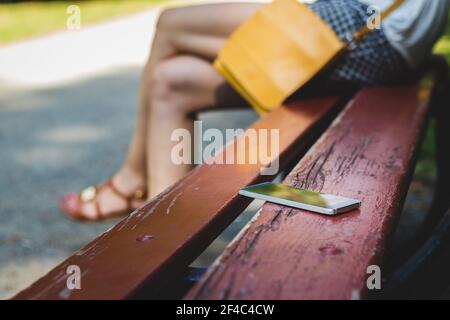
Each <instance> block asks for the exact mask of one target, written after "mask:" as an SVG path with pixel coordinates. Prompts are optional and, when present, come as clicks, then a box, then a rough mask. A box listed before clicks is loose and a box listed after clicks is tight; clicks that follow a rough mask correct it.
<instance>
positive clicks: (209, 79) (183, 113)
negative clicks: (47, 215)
mask: <svg viewBox="0 0 450 320" xmlns="http://www.w3.org/2000/svg"><path fill="white" fill-rule="evenodd" d="M260 6H261V4H258V3H216V4H206V5H195V6H189V7H182V8H174V9H168V10H166V11H164V12H163V13H162V14H161V16H160V18H159V21H158V24H157V28H156V33H155V37H154V41H153V45H152V50H151V54H150V57H149V60H148V62H147V64H146V67H145V69H144V74H143V77H142V81H141V88H140V99H139V109H138V117H137V125H136V129H135V132H134V134H133V138H132V140H131V142H130V147H129V150H128V154H127V157H126V161H125V162H124V164H123V166H122V167H121V169H120V170H119V171H118V172H117V173H116V174H115V175H114V177H113V182H114V184H115V185H116V187H117V189H119V190H120V191H121V192H122V193H125V194H132V193H133V191H134V190H136V189H137V188H139V187H141V186H143V185H145V184H146V185H147V187H148V188H149V193H150V195H155V194H157V193H159V192H160V191H161V190H162V189H164V188H165V187H167V186H168V185H169V184H171V183H173V182H175V181H176V180H178V179H179V178H180V177H182V176H183V175H184V174H185V173H186V171H187V170H189V166H176V165H174V164H173V163H172V161H171V158H170V153H171V149H172V146H173V143H172V142H171V141H170V135H171V133H172V131H173V130H174V129H177V128H186V129H188V130H192V125H193V121H192V119H193V118H192V113H193V112H196V111H200V110H202V109H204V108H207V107H214V106H215V101H214V92H215V90H216V88H217V86H218V85H219V84H220V83H223V81H224V80H223V79H222V78H221V77H220V76H219V75H218V74H217V73H216V71H215V70H214V69H213V68H212V65H211V62H212V60H213V59H214V58H215V57H216V56H217V54H218V52H219V50H220V48H221V47H222V45H223V43H224V42H225V40H226V38H227V37H228V36H229V35H230V33H231V32H232V31H233V30H234V29H235V28H236V27H238V26H239V25H240V24H241V23H242V22H244V21H245V20H246V19H248V18H249V17H250V16H251V15H252V14H253V13H254V12H255V11H256V10H257V9H258V8H259V7H260ZM97 200H98V202H99V207H100V209H101V212H102V213H103V214H104V215H105V216H107V215H108V213H109V212H113V211H116V210H120V209H121V208H124V207H125V206H126V203H125V202H124V201H123V199H121V198H120V197H118V196H117V195H116V194H115V193H114V192H112V191H111V190H109V189H108V188H105V189H103V191H102V192H101V193H100V194H99V195H98V199H97ZM72 204H73V205H72V206H73V207H77V208H78V207H79V204H78V203H76V201H75V200H73V199H72ZM66 207H67V206H66ZM80 209H81V211H82V212H83V214H85V215H86V216H87V217H88V218H89V217H94V216H95V213H96V212H95V211H96V208H95V206H94V205H93V204H92V203H87V204H82V206H81V208H80Z"/></svg>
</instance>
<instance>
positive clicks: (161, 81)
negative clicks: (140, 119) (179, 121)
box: [150, 59, 188, 112]
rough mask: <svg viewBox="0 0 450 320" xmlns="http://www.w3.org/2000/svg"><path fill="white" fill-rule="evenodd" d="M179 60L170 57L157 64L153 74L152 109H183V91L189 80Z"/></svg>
mask: <svg viewBox="0 0 450 320" xmlns="http://www.w3.org/2000/svg"><path fill="white" fill-rule="evenodd" d="M179 67H180V65H179V64H178V63H177V61H173V59H169V60H166V61H163V62H160V63H158V64H156V65H155V67H154V68H153V72H152V75H151V94H150V96H151V100H152V103H151V104H150V105H151V107H152V109H155V110H156V111H158V110H159V108H164V111H179V112H182V111H183V103H182V101H181V100H182V99H181V96H182V95H181V93H182V91H183V90H186V87H187V85H188V84H187V80H186V79H185V75H184V74H183V72H182V71H181V70H179Z"/></svg>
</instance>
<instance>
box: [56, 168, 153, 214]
mask: <svg viewBox="0 0 450 320" xmlns="http://www.w3.org/2000/svg"><path fill="white" fill-rule="evenodd" d="M146 198H147V190H146V188H145V183H144V180H143V179H142V178H141V177H140V175H138V174H136V173H134V172H133V171H132V170H129V169H127V168H123V169H121V170H120V171H119V172H118V173H117V174H116V175H115V176H114V177H113V178H111V179H110V180H108V181H107V182H105V183H104V184H102V185H100V186H97V187H88V188H86V189H84V190H83V191H82V192H80V193H69V194H66V195H65V196H64V197H63V198H62V199H61V201H60V203H59V207H60V209H61V211H62V212H63V213H65V214H66V215H67V216H69V217H70V218H72V219H75V220H81V221H87V222H96V221H102V220H106V219H110V218H116V217H120V216H126V215H128V214H130V213H131V212H133V210H135V209H136V208H138V207H140V206H141V205H143V204H144V202H145V200H146Z"/></svg>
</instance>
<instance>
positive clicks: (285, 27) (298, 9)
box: [214, 0, 405, 115]
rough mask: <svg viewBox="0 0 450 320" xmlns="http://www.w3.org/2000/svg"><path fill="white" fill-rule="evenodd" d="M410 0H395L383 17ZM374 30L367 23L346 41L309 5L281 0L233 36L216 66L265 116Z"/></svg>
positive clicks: (290, 0)
mask: <svg viewBox="0 0 450 320" xmlns="http://www.w3.org/2000/svg"><path fill="white" fill-rule="evenodd" d="M404 1H405V0H396V1H394V3H393V4H392V5H391V6H390V7H389V8H388V9H387V10H386V11H384V12H383V13H382V14H381V19H383V18H385V17H386V16H387V15H389V14H390V13H391V12H392V11H394V10H395V9H396V8H397V7H399V6H400V5H401V4H402V3H403V2H404ZM370 31H371V29H369V28H368V26H367V25H365V26H363V27H362V28H361V30H359V31H358V32H357V33H356V34H355V35H354V36H353V39H352V40H351V41H350V42H348V43H345V42H342V41H341V40H340V39H339V37H338V36H337V35H336V33H335V32H334V31H333V30H332V29H331V27H330V26H329V25H328V24H327V23H325V22H324V21H323V20H322V19H321V18H320V17H319V16H318V15H316V14H315V13H314V12H313V11H312V10H311V9H309V8H308V7H307V6H306V5H304V4H302V3H300V2H297V1H296V0H275V1H273V2H271V3H269V4H266V5H264V6H262V7H261V9H259V10H258V11H257V12H256V13H255V14H254V15H253V16H252V17H251V18H250V19H249V20H247V21H246V22H244V23H243V24H242V25H241V26H240V27H239V28H238V29H237V30H236V31H235V32H234V33H233V34H232V35H231V36H230V38H229V39H228V40H227V41H226V43H225V45H224V47H223V48H222V50H221V51H220V53H219V55H218V57H217V59H216V60H215V61H214V67H215V68H216V69H217V70H218V71H219V73H220V74H222V75H223V76H224V78H225V79H226V80H227V81H228V82H229V83H230V85H231V86H232V87H233V88H234V89H235V90H236V91H237V92H239V94H240V95H241V96H242V97H243V98H245V99H246V100H247V101H248V102H249V103H250V104H251V105H252V106H253V108H254V109H255V110H256V111H257V112H258V113H259V114H260V115H265V114H266V113H268V112H269V111H271V110H273V109H275V108H277V107H278V106H280V105H281V104H282V103H283V101H284V100H285V99H286V98H287V97H288V96H290V95H291V94H292V93H294V92H295V91H296V90H298V89H299V88H301V87H302V86H303V85H304V84H305V83H306V82H308V81H309V80H310V79H311V78H313V77H314V76H315V75H316V74H317V73H318V72H319V71H320V70H322V69H323V68H324V67H326V66H327V65H329V64H330V63H332V61H334V60H335V59H336V58H337V57H339V55H340V54H341V53H343V52H345V51H346V49H347V48H348V47H349V45H350V44H351V43H359V42H360V41H361V40H362V39H363V37H364V36H366V35H367V34H368V33H369V32H370Z"/></svg>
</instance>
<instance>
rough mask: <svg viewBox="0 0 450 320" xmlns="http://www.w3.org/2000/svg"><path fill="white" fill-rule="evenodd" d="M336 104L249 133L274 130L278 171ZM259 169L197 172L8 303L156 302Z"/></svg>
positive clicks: (303, 105) (296, 110) (300, 108)
mask: <svg viewBox="0 0 450 320" xmlns="http://www.w3.org/2000/svg"><path fill="white" fill-rule="evenodd" d="M337 102H338V99H337V98H333V97H325V98H318V99H314V100H309V101H304V102H299V103H296V104H293V105H291V106H289V107H282V108H279V109H278V110H276V111H275V112H273V113H272V114H270V116H268V117H266V118H263V119H261V120H260V121H258V122H256V123H255V124H254V125H253V126H252V128H254V129H263V128H267V129H271V128H275V129H276V128H280V166H281V167H284V166H286V165H287V164H288V163H290V162H292V161H293V160H295V159H298V157H299V156H300V155H301V154H302V153H303V154H304V152H306V150H307V148H308V147H309V146H310V145H311V144H312V143H313V142H314V141H315V140H316V139H317V138H318V137H319V136H320V134H321V133H322V132H323V131H324V130H325V129H326V127H327V125H329V124H330V123H331V121H332V119H333V118H334V116H335V115H336V114H337V112H338V111H339V110H341V107H342V106H343V104H342V103H337ZM234 147H235V144H231V145H229V146H228V147H227V148H234ZM260 168H261V165H260V164H251V165H219V164H212V165H207V164H203V165H201V166H199V167H197V168H196V169H194V170H193V171H192V172H190V173H189V174H188V175H187V176H186V177H185V178H183V179H182V180H180V181H179V182H178V183H176V184H175V185H173V186H172V187H170V188H169V189H168V190H166V191H165V192H163V193H162V194H160V195H159V196H158V197H156V198H155V199H153V200H152V201H151V202H150V203H149V204H147V205H146V206H144V207H143V208H141V209H140V210H137V211H136V212H135V213H133V214H132V215H130V216H129V217H128V218H126V219H124V220H123V221H121V222H120V223H118V224H117V225H116V226H115V227H114V228H112V229H111V230H109V231H107V232H106V233H104V234H103V235H101V236H100V237H98V238H97V239H95V240H94V241H92V242H91V243H90V244H88V245H87V246H86V247H84V248H83V249H81V250H80V251H78V252H77V253H75V254H74V255H73V256H71V257H69V258H68V259H67V260H66V261H64V262H63V263H61V264H60V265H59V266H57V267H56V268H55V269H53V270H52V271H50V272H49V273H48V274H47V275H46V276H44V277H43V278H41V279H40V280H38V281H37V282H35V283H34V284H33V285H31V286H30V287H29V288H27V289H25V290H24V291H22V292H21V293H19V294H18V295H17V296H16V297H15V299H122V298H129V297H132V295H133V294H134V293H135V292H136V290H138V289H142V288H144V287H145V288H146V293H147V294H148V297H152V296H153V297H157V295H158V292H159V290H160V289H161V288H162V287H163V286H164V284H166V283H167V282H168V281H169V280H170V279H173V278H174V277H176V276H177V275H178V274H179V273H180V272H182V271H183V270H185V268H186V267H187V266H188V265H189V263H191V262H192V261H193V260H194V259H195V258H196V257H197V256H198V255H199V254H200V253H201V252H202V251H203V250H204V249H205V248H206V247H207V246H208V245H209V244H210V243H211V242H212V241H213V240H214V239H215V237H217V236H218V235H219V234H220V232H221V231H222V230H223V229H224V228H225V227H226V226H227V225H228V224H229V223H231V222H232V221H233V219H234V218H236V216H237V215H239V213H240V212H241V211H242V210H243V209H244V208H245V207H246V206H247V205H248V203H249V201H248V200H247V199H243V198H241V197H239V196H238V191H239V189H240V188H241V187H243V186H246V185H249V184H252V183H255V182H259V181H263V180H267V179H268V178H270V177H267V176H261V174H260ZM145 240H146V241H145ZM69 265H78V266H79V267H80V269H81V273H82V278H81V286H82V289H81V290H72V291H71V290H68V289H67V288H66V280H67V277H68V275H67V274H66V268H67V267H68V266H69Z"/></svg>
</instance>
